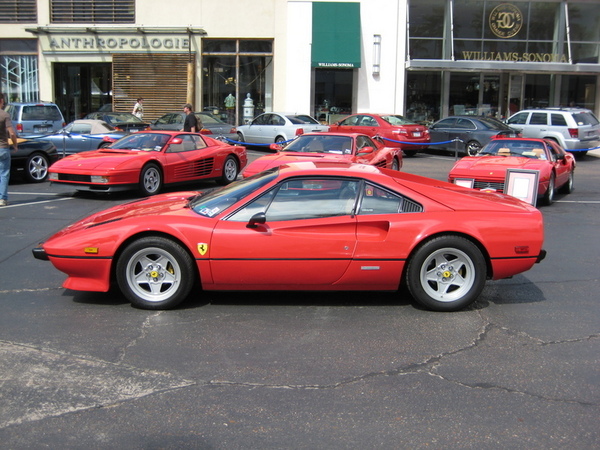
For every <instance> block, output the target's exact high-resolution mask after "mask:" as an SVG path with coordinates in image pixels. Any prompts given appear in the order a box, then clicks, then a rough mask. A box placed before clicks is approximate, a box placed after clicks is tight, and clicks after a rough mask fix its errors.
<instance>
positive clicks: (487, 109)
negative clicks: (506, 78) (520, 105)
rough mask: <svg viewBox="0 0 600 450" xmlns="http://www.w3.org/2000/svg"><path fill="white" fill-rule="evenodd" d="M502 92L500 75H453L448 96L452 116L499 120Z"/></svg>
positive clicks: (456, 73)
mask: <svg viewBox="0 0 600 450" xmlns="http://www.w3.org/2000/svg"><path fill="white" fill-rule="evenodd" d="M501 91H502V83H501V77H500V75H496V74H483V73H482V74H478V73H460V72H455V73H451V74H450V88H449V95H448V101H449V103H448V105H449V112H450V115H454V114H456V115H463V114H466V115H472V116H486V117H495V118H499V110H500V108H501V104H500V99H501V98H502V97H501Z"/></svg>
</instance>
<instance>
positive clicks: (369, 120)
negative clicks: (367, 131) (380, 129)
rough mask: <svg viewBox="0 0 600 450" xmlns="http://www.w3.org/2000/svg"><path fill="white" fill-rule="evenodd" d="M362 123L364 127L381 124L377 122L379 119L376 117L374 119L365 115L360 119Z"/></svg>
mask: <svg viewBox="0 0 600 450" xmlns="http://www.w3.org/2000/svg"><path fill="white" fill-rule="evenodd" d="M360 124H361V125H362V126H363V127H377V126H379V124H378V123H377V121H376V120H375V119H373V118H372V117H370V116H363V118H362V120H361V121H360Z"/></svg>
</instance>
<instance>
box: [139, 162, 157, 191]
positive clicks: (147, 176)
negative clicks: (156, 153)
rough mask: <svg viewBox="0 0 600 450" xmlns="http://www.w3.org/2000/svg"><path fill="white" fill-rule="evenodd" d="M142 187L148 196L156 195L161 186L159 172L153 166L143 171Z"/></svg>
mask: <svg viewBox="0 0 600 450" xmlns="http://www.w3.org/2000/svg"><path fill="white" fill-rule="evenodd" d="M142 186H143V188H144V191H145V192H146V193H148V194H150V195H152V194H155V193H157V192H158V191H159V190H160V186H161V175H160V171H159V170H158V169H157V168H156V167H155V166H150V167H147V168H146V169H144V173H143V175H142Z"/></svg>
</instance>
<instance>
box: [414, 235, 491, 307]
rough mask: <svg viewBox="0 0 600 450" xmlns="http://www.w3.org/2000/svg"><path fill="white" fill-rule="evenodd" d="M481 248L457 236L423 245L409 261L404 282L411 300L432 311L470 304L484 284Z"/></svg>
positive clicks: (438, 239)
mask: <svg viewBox="0 0 600 450" xmlns="http://www.w3.org/2000/svg"><path fill="white" fill-rule="evenodd" d="M486 272H487V269H486V262H485V258H484V256H483V254H482V253H481V250H479V248H478V247H477V246H476V245H475V244H474V243H472V242H471V241H469V240H467V239H465V238H463V237H460V236H440V237H437V238H434V239H431V240H429V241H427V242H425V243H424V244H422V245H421V246H420V247H419V248H418V250H417V251H416V252H415V254H414V256H412V257H411V259H410V260H409V262H408V266H407V270H406V284H407V286H408V289H409V291H410V293H411V294H412V296H413V297H414V299H415V300H416V301H417V302H419V303H421V304H422V305H423V306H425V307H427V308H429V309H432V310H434V311H457V310H460V309H463V308H465V307H467V306H469V305H470V304H471V303H473V302H474V301H475V300H476V299H477V297H478V296H479V294H480V293H481V291H482V290H483V287H484V285H485V279H486V275H487V274H486Z"/></svg>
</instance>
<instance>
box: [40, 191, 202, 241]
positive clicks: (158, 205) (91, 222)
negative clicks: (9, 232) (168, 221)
mask: <svg viewBox="0 0 600 450" xmlns="http://www.w3.org/2000/svg"><path fill="white" fill-rule="evenodd" d="M196 195H198V192H197V191H184V192H174V193H168V194H161V195H156V196H153V197H148V198H145V199H142V200H135V201H133V202H130V203H124V204H122V205H118V206H114V207H112V208H109V209H106V210H103V211H100V212H98V213H95V214H92V215H91V216H88V217H86V218H85V219H82V220H80V221H78V222H75V223H74V224H72V225H69V226H68V227H66V228H65V229H63V230H61V231H59V232H58V233H56V234H55V235H54V236H52V238H50V239H49V240H51V239H55V238H57V237H60V236H64V235H66V234H71V233H74V232H76V231H80V230H83V229H88V228H91V227H97V226H100V225H104V224H108V223H113V222H118V221H121V220H123V219H128V218H132V217H140V216H160V215H165V214H171V215H173V214H177V213H181V212H182V211H191V210H190V209H188V208H187V205H188V203H189V200H190V199H191V198H193V197H195V196H196ZM192 214H195V213H192Z"/></svg>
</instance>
